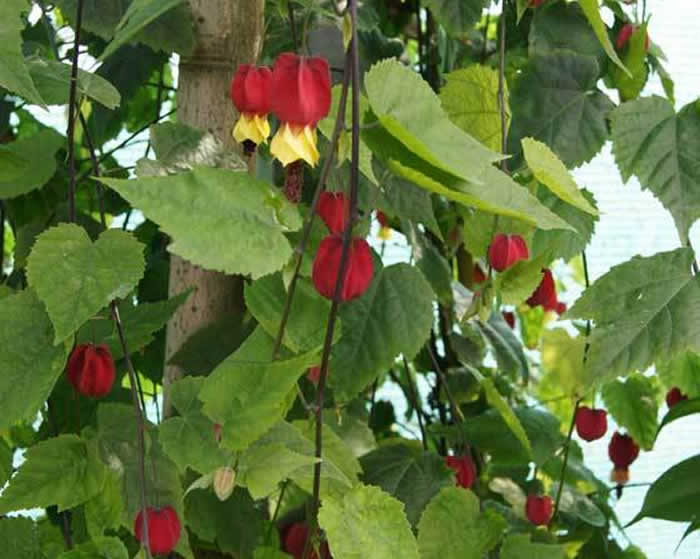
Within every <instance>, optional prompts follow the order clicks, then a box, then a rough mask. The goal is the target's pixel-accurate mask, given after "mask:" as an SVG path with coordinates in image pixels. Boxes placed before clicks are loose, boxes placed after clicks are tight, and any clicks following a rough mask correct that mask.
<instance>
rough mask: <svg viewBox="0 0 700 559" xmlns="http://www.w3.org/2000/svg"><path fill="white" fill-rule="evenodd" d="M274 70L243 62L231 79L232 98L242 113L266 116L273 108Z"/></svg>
mask: <svg viewBox="0 0 700 559" xmlns="http://www.w3.org/2000/svg"><path fill="white" fill-rule="evenodd" d="M271 88H272V70H270V68H267V67H266V66H260V67H258V66H250V65H248V64H241V65H240V66H239V67H238V70H237V71H236V75H235V76H234V77H233V80H231V100H232V101H233V104H234V105H235V106H236V109H238V112H239V113H241V114H244V113H245V114H249V115H259V116H264V115H266V114H268V113H269V112H270V110H271V107H270V102H271V97H272V95H271V94H272V89H271Z"/></svg>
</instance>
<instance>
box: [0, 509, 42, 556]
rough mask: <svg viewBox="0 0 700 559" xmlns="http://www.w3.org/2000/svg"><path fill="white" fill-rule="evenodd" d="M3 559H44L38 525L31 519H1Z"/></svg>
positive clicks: (0, 539)
mask: <svg viewBox="0 0 700 559" xmlns="http://www.w3.org/2000/svg"><path fill="white" fill-rule="evenodd" d="M0 542H2V554H3V555H2V556H3V559H44V557H45V555H44V554H43V553H42V552H41V548H40V546H39V538H38V537H37V531H36V525H35V524H34V521H33V520H32V519H31V518H26V517H22V516H17V517H13V518H9V517H7V518H0Z"/></svg>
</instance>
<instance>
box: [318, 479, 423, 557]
mask: <svg viewBox="0 0 700 559" xmlns="http://www.w3.org/2000/svg"><path fill="white" fill-rule="evenodd" d="M318 521H319V524H320V525H321V528H323V530H325V532H326V535H327V536H328V542H329V544H330V548H331V549H332V550H333V556H334V557H337V558H338V559H360V558H362V559H389V558H392V557H402V558H405V559H418V547H417V545H416V540H415V538H414V537H413V533H412V532H411V525H410V524H409V523H408V520H406V516H405V515H404V513H403V505H402V504H401V503H400V502H399V501H397V500H396V499H394V498H393V497H391V496H389V495H387V494H386V493H384V492H383V491H382V490H381V489H379V488H377V487H371V486H363V485H358V486H357V487H356V488H355V489H353V490H351V491H349V492H348V493H347V494H345V495H344V496H343V497H342V499H326V500H325V501H324V502H323V506H322V507H321V511H320V512H319V515H318Z"/></svg>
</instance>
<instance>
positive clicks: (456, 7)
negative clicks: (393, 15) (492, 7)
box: [424, 0, 490, 37]
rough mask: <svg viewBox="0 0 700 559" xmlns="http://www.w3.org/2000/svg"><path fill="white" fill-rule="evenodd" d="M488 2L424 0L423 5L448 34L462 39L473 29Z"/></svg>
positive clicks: (482, 0) (474, 0) (478, 0)
mask: <svg viewBox="0 0 700 559" xmlns="http://www.w3.org/2000/svg"><path fill="white" fill-rule="evenodd" d="M489 3H490V2H489V0H461V1H460V2H454V1H453V0H425V2H424V5H425V7H426V8H428V9H429V10H430V11H431V13H432V14H433V15H434V16H435V19H437V20H438V21H439V22H440V25H442V26H443V27H444V28H445V29H446V30H447V32H448V33H450V34H451V35H455V36H459V37H464V36H466V35H467V33H468V31H470V30H471V29H472V27H474V24H476V23H477V22H478V21H479V19H481V13H482V12H483V10H484V8H486V7H488V6H489Z"/></svg>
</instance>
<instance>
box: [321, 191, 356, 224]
mask: <svg viewBox="0 0 700 559" xmlns="http://www.w3.org/2000/svg"><path fill="white" fill-rule="evenodd" d="M348 213H349V207H348V203H347V201H346V200H345V195H344V194H343V193H342V192H321V196H320V197H319V199H318V215H319V216H321V219H322V220H323V222H324V223H325V224H326V227H328V230H329V231H330V232H331V233H342V232H343V231H345V220H346V219H347V218H348V215H347V214H348Z"/></svg>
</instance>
